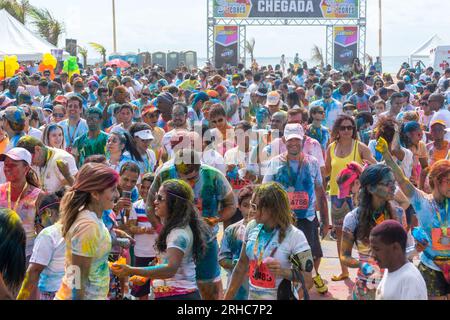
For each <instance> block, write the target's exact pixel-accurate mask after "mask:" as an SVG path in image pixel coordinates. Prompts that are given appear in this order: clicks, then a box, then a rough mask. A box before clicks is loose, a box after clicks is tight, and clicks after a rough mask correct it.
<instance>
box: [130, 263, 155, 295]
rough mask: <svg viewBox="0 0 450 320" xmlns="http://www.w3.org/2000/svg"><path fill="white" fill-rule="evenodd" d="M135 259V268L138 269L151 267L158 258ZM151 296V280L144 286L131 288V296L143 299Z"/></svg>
mask: <svg viewBox="0 0 450 320" xmlns="http://www.w3.org/2000/svg"><path fill="white" fill-rule="evenodd" d="M134 259H135V267H137V268H145V267H148V266H149V265H150V263H152V262H153V260H155V259H156V258H147V257H145V258H141V257H136V256H135V257H134ZM149 294H150V280H149V281H147V282H146V283H145V284H144V285H143V286H136V285H133V286H132V288H131V295H132V296H133V297H136V298H142V297H145V296H148V295H149Z"/></svg>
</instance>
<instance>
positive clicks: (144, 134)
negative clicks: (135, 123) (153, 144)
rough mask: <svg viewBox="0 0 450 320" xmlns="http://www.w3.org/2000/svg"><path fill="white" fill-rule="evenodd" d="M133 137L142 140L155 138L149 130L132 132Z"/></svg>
mask: <svg viewBox="0 0 450 320" xmlns="http://www.w3.org/2000/svg"><path fill="white" fill-rule="evenodd" d="M134 136H135V137H138V138H141V139H142V140H155V137H154V136H153V134H152V131H151V130H142V131H139V132H136V133H135V134H134Z"/></svg>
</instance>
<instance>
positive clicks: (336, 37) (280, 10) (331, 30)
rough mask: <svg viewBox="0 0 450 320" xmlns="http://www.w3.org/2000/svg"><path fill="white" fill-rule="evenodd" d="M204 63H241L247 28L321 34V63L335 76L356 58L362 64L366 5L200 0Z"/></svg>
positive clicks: (363, 1) (321, 0)
mask: <svg viewBox="0 0 450 320" xmlns="http://www.w3.org/2000/svg"><path fill="white" fill-rule="evenodd" d="M206 1H207V5H208V10H207V11H208V19H207V27H208V49H207V51H208V52H207V57H208V60H209V61H211V63H213V64H214V65H215V66H216V67H217V68H221V67H223V65H231V66H236V65H237V64H238V63H244V64H245V61H246V58H247V54H246V50H245V43H246V40H247V39H246V37H247V36H246V31H247V27H251V26H272V27H274V26H299V27H300V26H321V27H325V28H326V38H327V41H326V50H325V60H326V61H325V63H326V64H330V65H332V66H334V67H335V68H337V69H340V70H346V69H348V68H350V67H351V64H352V61H353V59H354V58H356V57H358V58H359V59H360V60H361V62H364V64H365V56H366V23H367V21H366V13H367V0H206Z"/></svg>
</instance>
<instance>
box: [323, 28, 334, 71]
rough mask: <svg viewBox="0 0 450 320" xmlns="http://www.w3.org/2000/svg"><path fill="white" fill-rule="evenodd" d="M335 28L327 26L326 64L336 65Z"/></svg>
mask: <svg viewBox="0 0 450 320" xmlns="http://www.w3.org/2000/svg"><path fill="white" fill-rule="evenodd" d="M333 28H334V27H333V26H332V25H328V26H327V44H326V52H325V64H326V65H328V64H329V65H331V66H333V65H334V50H333V48H334V37H333Z"/></svg>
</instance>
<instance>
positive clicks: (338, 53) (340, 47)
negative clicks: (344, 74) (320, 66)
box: [333, 27, 359, 71]
mask: <svg viewBox="0 0 450 320" xmlns="http://www.w3.org/2000/svg"><path fill="white" fill-rule="evenodd" d="M333 39H334V41H333V42H334V50H333V52H334V68H335V69H337V70H342V71H346V70H350V69H351V67H352V65H353V59H355V58H357V57H358V39H359V32H358V27H334V28H333Z"/></svg>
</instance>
